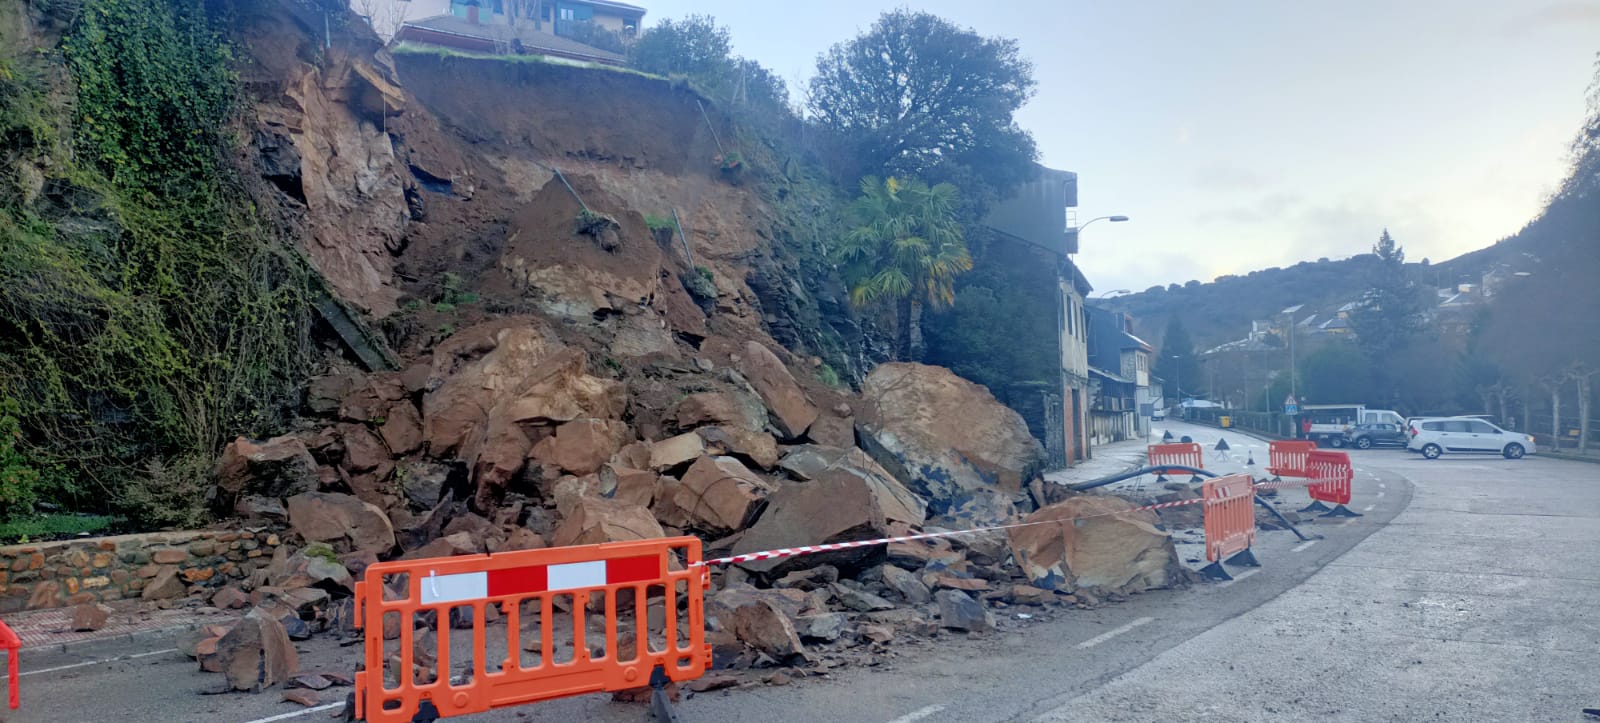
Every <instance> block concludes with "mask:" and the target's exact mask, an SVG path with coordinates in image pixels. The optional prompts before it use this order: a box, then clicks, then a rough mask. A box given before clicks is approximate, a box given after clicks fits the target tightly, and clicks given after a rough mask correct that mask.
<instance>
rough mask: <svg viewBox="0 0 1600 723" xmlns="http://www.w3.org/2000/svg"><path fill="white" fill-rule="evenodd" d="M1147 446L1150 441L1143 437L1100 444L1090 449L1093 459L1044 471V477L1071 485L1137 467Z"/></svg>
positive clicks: (1142, 460)
mask: <svg viewBox="0 0 1600 723" xmlns="http://www.w3.org/2000/svg"><path fill="white" fill-rule="evenodd" d="M1149 446H1150V443H1149V442H1148V441H1146V440H1143V439H1130V440H1126V441H1122V442H1112V443H1111V444H1106V445H1101V446H1099V447H1095V448H1094V449H1093V450H1092V454H1094V458H1093V459H1088V460H1084V461H1082V462H1079V463H1078V464H1077V466H1074V467H1068V468H1067V469H1060V470H1056V471H1054V472H1046V473H1044V479H1045V481H1046V482H1054V483H1056V484H1063V485H1072V484H1078V483H1080V482H1088V481H1090V480H1097V479H1100V478H1102V477H1110V476H1112V475H1115V474H1120V473H1122V472H1127V471H1128V470H1132V469H1138V468H1139V467H1141V466H1143V465H1144V460H1145V457H1146V454H1147V450H1148V449H1149Z"/></svg>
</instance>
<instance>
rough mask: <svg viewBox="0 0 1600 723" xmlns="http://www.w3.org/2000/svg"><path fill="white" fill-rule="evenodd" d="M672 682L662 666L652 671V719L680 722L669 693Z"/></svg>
mask: <svg viewBox="0 0 1600 723" xmlns="http://www.w3.org/2000/svg"><path fill="white" fill-rule="evenodd" d="M670 682H672V681H671V680H670V679H668V678H667V671H665V670H663V669H662V668H661V666H659V665H657V666H656V667H655V670H652V671H650V720H652V721H655V723H678V712H677V711H675V710H673V709H672V697H671V696H670V695H668V694H667V684H668V683H670Z"/></svg>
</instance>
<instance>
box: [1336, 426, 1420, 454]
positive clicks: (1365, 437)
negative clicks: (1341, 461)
mask: <svg viewBox="0 0 1600 723" xmlns="http://www.w3.org/2000/svg"><path fill="white" fill-rule="evenodd" d="M1410 439H1411V437H1410V435H1408V434H1406V430H1405V429H1403V428H1401V427H1400V425H1398V424H1388V423H1383V424H1357V425H1356V426H1354V427H1351V428H1349V429H1346V430H1344V443H1345V446H1347V447H1355V448H1356V449H1372V448H1373V447H1404V446H1406V443H1407V442H1408V441H1410Z"/></svg>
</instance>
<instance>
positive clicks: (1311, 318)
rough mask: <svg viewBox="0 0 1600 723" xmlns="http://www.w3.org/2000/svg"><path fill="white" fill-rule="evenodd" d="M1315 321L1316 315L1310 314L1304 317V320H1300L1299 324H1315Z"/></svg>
mask: <svg viewBox="0 0 1600 723" xmlns="http://www.w3.org/2000/svg"><path fill="white" fill-rule="evenodd" d="M1316 323H1317V315H1316V314H1312V315H1311V316H1308V317H1306V319H1305V321H1302V322H1300V326H1307V327H1309V326H1315V325H1316Z"/></svg>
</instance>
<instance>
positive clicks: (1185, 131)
mask: <svg viewBox="0 0 1600 723" xmlns="http://www.w3.org/2000/svg"><path fill="white" fill-rule="evenodd" d="M1193 139H1194V129H1193V128H1190V127H1189V124H1188V123H1185V124H1183V125H1181V126H1178V130H1177V133H1176V136H1175V137H1174V138H1173V140H1175V141H1177V143H1178V145H1180V146H1187V145H1189V141H1191V140H1193Z"/></svg>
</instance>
